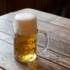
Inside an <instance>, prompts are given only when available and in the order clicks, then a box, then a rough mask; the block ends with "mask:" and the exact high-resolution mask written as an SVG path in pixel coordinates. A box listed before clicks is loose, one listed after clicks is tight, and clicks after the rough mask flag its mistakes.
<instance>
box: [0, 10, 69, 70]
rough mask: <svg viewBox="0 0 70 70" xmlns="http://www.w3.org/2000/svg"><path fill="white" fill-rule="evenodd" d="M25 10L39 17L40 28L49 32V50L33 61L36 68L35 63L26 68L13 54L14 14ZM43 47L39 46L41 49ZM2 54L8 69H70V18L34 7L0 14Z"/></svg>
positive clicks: (3, 62) (1, 62)
mask: <svg viewBox="0 0 70 70" xmlns="http://www.w3.org/2000/svg"><path fill="white" fill-rule="evenodd" d="M23 12H31V13H33V14H35V15H36V16H37V18H38V28H39V29H42V30H45V31H46V32H47V33H48V38H49V44H48V47H47V48H48V50H44V52H43V53H38V55H39V56H40V57H39V58H38V59H39V60H37V61H36V62H34V63H33V64H34V65H35V66H36V67H37V68H36V69H35V68H34V66H32V65H33V64H32V65H29V66H28V68H27V69H26V67H25V66H23V65H21V64H19V63H17V62H16V61H15V59H14V55H13V45H12V44H13V38H12V36H13V23H14V16H15V14H17V13H23ZM41 49H42V47H40V48H39V50H40V51H41ZM0 54H1V55H0V65H1V66H3V67H4V68H5V69H6V70H43V69H44V70H70V19H66V18H62V17H59V16H56V15H52V14H48V13H44V12H41V11H36V10H33V9H24V10H20V11H17V12H13V13H9V14H7V15H4V16H0ZM38 63H39V64H38ZM38 65H40V66H38ZM12 66H13V67H12ZM38 67H40V68H39V69H38ZM32 68H34V69H32Z"/></svg>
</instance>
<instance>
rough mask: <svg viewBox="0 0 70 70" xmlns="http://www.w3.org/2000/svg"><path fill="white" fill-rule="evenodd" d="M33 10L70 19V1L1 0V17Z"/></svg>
mask: <svg viewBox="0 0 70 70" xmlns="http://www.w3.org/2000/svg"><path fill="white" fill-rule="evenodd" d="M24 8H33V9H37V10H41V11H45V12H50V13H53V14H56V15H60V16H64V17H67V18H70V0H0V15H2V14H5V13H8V12H11V11H16V10H20V9H24Z"/></svg>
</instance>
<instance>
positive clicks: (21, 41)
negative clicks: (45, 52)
mask: <svg viewBox="0 0 70 70" xmlns="http://www.w3.org/2000/svg"><path fill="white" fill-rule="evenodd" d="M14 46H15V54H16V59H18V60H19V61H21V62H31V61H33V60H35V59H36V34H35V33H33V34H30V35H27V36H26V35H19V34H15V39H14Z"/></svg>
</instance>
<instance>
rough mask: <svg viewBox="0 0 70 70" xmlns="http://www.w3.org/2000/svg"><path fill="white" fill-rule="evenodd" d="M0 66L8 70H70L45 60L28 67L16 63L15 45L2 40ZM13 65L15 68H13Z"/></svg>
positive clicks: (38, 60) (39, 59) (0, 43)
mask: <svg viewBox="0 0 70 70" xmlns="http://www.w3.org/2000/svg"><path fill="white" fill-rule="evenodd" d="M0 54H1V55H0V65H1V66H2V67H3V68H5V69H6V70H42V69H44V70H52V69H53V70H68V68H66V67H63V66H61V65H58V64H55V63H53V62H51V61H48V60H46V59H44V58H41V57H38V59H37V60H36V61H34V62H32V63H30V64H28V65H27V66H25V65H22V64H20V63H18V62H16V61H15V59H14V53H13V45H11V44H8V43H7V42H5V41H2V40H0ZM12 65H13V67H12Z"/></svg>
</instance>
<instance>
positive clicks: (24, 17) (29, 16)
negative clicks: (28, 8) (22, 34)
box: [15, 13, 36, 21]
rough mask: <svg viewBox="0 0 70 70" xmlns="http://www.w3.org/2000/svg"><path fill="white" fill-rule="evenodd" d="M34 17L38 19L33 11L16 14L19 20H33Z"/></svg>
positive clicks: (16, 18)
mask: <svg viewBox="0 0 70 70" xmlns="http://www.w3.org/2000/svg"><path fill="white" fill-rule="evenodd" d="M32 19H36V16H35V15H33V14H32V13H19V14H16V16H15V20H18V21H24V20H32Z"/></svg>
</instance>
